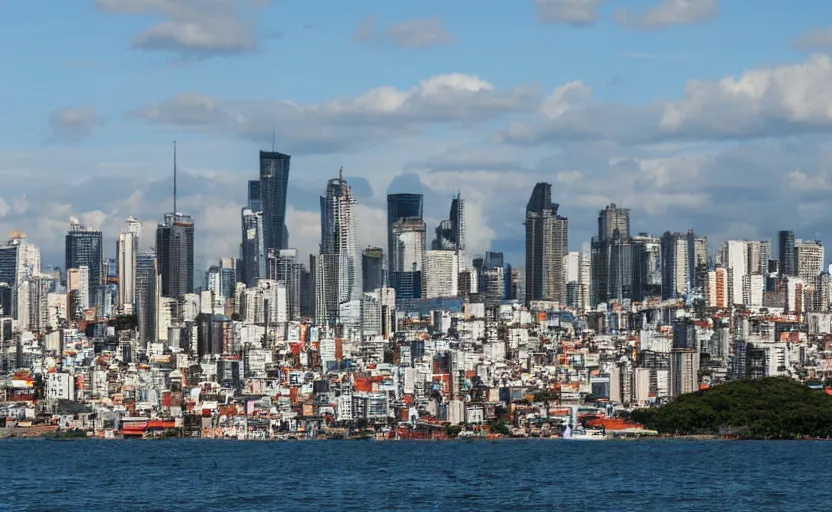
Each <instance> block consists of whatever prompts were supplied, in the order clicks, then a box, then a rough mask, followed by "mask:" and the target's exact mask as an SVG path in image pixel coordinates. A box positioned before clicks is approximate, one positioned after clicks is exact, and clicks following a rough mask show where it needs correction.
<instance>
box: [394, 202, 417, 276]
mask: <svg viewBox="0 0 832 512" xmlns="http://www.w3.org/2000/svg"><path fill="white" fill-rule="evenodd" d="M422 207H423V198H422V194H388V195H387V268H388V270H389V271H390V273H391V279H392V272H393V271H394V265H393V252H394V251H395V245H394V243H393V224H394V223H395V222H396V221H397V220H401V219H418V220H422Z"/></svg>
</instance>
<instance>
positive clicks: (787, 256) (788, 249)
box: [777, 231, 797, 276]
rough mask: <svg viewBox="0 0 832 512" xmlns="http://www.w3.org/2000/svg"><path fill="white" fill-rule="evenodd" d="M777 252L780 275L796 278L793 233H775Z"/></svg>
mask: <svg viewBox="0 0 832 512" xmlns="http://www.w3.org/2000/svg"><path fill="white" fill-rule="evenodd" d="M777 241H778V242H779V243H778V250H779V256H780V275H781V276H796V275H797V263H796V262H795V261H794V231H779V232H778V233H777Z"/></svg>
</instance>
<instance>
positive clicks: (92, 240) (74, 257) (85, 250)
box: [66, 221, 104, 305]
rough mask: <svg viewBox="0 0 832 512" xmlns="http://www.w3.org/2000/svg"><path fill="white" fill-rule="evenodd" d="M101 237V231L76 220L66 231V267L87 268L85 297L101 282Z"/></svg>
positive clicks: (102, 248)
mask: <svg viewBox="0 0 832 512" xmlns="http://www.w3.org/2000/svg"><path fill="white" fill-rule="evenodd" d="M101 238H102V237H101V231H97V230H95V229H93V228H90V227H87V226H82V225H81V224H79V223H78V222H76V221H73V222H70V224H69V231H67V233H66V268H80V267H81V266H86V267H87V268H89V273H90V278H89V282H88V284H87V286H88V288H87V297H91V296H92V294H93V287H95V286H98V285H100V284H101V283H102V282H103V281H102V275H103V268H104V267H103V263H104V246H103V244H102V240H101ZM88 305H89V304H88Z"/></svg>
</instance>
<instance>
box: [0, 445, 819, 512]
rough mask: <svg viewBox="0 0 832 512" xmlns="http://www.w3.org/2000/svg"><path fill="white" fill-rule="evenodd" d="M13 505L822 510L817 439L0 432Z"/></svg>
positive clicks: (4, 499) (2, 491) (0, 495)
mask: <svg viewBox="0 0 832 512" xmlns="http://www.w3.org/2000/svg"><path fill="white" fill-rule="evenodd" d="M0 454H2V457H3V460H5V461H15V462H14V463H7V464H3V465H2V466H0V479H2V481H3V483H4V485H3V486H2V487H0V503H3V505H4V506H11V507H12V508H14V509H15V510H23V511H26V510H29V511H38V510H53V511H75V510H128V509H129V510H136V511H139V510H142V511H144V510H147V511H156V510H158V511H161V510H174V509H175V510H212V511H225V510H228V511H231V510H235V511H236V510H249V511H261V510H262V511H274V510H362V511H363V510H443V511H445V510H478V511H491V510H495V511H496V510H553V509H560V510H605V511H606V510H615V511H636V510H640V511H641V510H676V511H682V510H691V511H695V510H728V509H730V510H733V511H739V510H756V511H761V510H772V511H774V510H778V511H779V510H789V511H800V510H822V509H826V508H828V507H827V504H828V503H830V502H832V491H830V490H828V489H826V488H825V487H823V486H811V492H809V493H807V487H806V485H807V482H811V481H813V480H814V479H815V478H816V477H817V476H818V475H820V474H823V472H824V471H825V468H827V467H829V466H830V464H832V444H829V443H819V442H800V443H795V442H720V441H663V440H661V441H637V442H614V441H613V442H607V443H577V442H574V443H570V442H557V441H556V442H549V441H520V440H516V441H508V440H507V441H502V442H491V441H472V442H418V441H406V442H400V443H378V442H372V441H370V442H345V441H331V442H327V443H305V442H294V443H293V442H286V443H244V442H235V441H205V440H203V441H196V440H167V441H154V442H137V441H116V442H107V441H97V440H89V441H48V440H17V439H14V440H7V441H4V442H2V443H0Z"/></svg>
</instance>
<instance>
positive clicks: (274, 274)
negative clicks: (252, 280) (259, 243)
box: [266, 249, 303, 320]
mask: <svg viewBox="0 0 832 512" xmlns="http://www.w3.org/2000/svg"><path fill="white" fill-rule="evenodd" d="M267 259H268V263H267V265H266V266H267V271H266V274H267V277H268V279H273V280H275V281H280V282H282V283H283V284H284V285H285V288H286V313H287V317H288V319H289V320H299V319H300V317H301V308H300V303H301V300H300V297H301V273H302V272H303V264H302V263H300V262H299V261H298V251H297V249H283V250H280V251H275V250H274V249H270V250H269V255H268V257H267Z"/></svg>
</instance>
